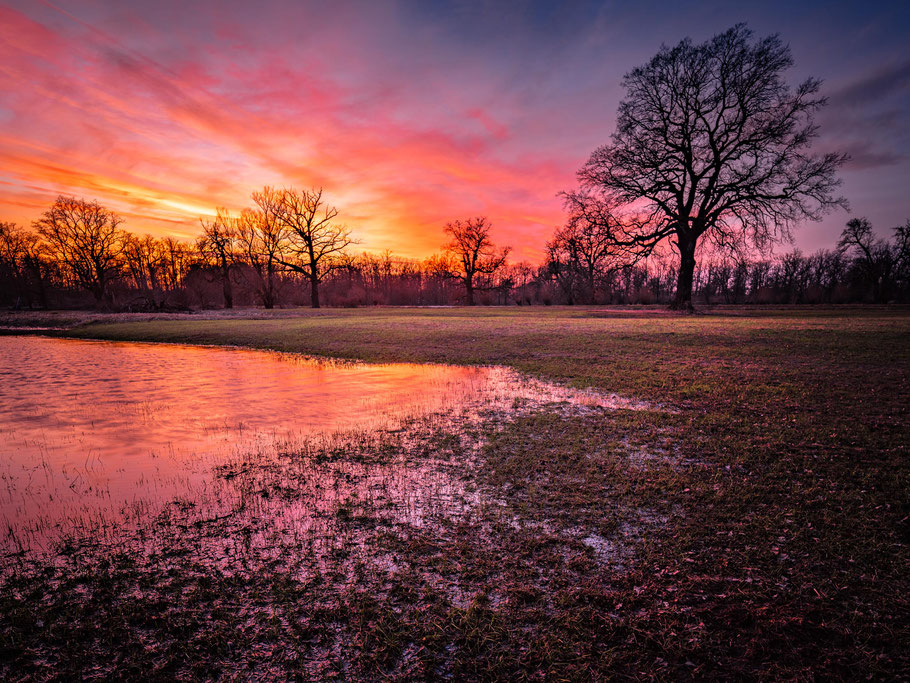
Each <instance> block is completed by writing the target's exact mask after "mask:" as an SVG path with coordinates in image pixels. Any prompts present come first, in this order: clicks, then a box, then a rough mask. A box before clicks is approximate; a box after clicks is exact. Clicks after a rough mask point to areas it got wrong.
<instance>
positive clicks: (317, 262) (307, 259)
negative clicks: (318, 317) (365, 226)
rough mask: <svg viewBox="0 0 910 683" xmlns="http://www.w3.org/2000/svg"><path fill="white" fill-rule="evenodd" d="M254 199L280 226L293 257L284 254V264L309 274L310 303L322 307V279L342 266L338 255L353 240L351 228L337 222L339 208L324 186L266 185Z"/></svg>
mask: <svg viewBox="0 0 910 683" xmlns="http://www.w3.org/2000/svg"><path fill="white" fill-rule="evenodd" d="M253 201H254V202H256V204H257V205H258V206H259V208H260V210H261V211H262V212H263V213H264V214H265V215H266V216H267V217H268V218H269V220H271V221H273V222H275V223H276V224H277V225H280V226H281V229H282V230H283V231H284V234H285V235H286V236H287V240H288V246H289V249H288V252H289V254H290V256H291V257H292V258H284V257H282V258H281V259H280V260H281V264H282V265H284V266H285V267H287V268H290V269H291V270H293V271H295V272H298V273H301V274H302V275H303V276H304V277H306V279H307V280H308V281H309V283H310V303H311V305H312V306H313V308H319V283H320V282H322V280H323V279H325V277H326V276H327V275H328V274H329V273H331V272H333V271H334V270H335V269H336V268H338V267H339V266H340V264H341V261H340V260H339V256H341V254H342V253H343V252H344V250H345V249H346V248H347V247H349V246H350V245H351V244H354V240H353V239H352V238H351V231H350V230H348V229H347V227H345V226H344V225H339V224H338V223H336V222H335V218H336V217H337V216H338V209H336V208H335V207H334V206H329V205H328V204H326V203H325V202H324V201H323V198H322V188H318V189H315V190H292V189H282V190H277V189H274V188H271V187H266V188H264V189H263V190H262V192H254V193H253Z"/></svg>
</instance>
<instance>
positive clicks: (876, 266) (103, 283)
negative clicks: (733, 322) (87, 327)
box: [0, 188, 910, 311]
mask: <svg viewBox="0 0 910 683" xmlns="http://www.w3.org/2000/svg"><path fill="white" fill-rule="evenodd" d="M270 193H271V194H270ZM282 193H290V194H291V197H290V198H289V197H287V196H284V195H283V194H282ZM289 199H297V200H304V201H309V202H310V205H309V207H308V208H307V207H306V206H304V207H302V208H301V207H300V206H298V207H297V209H298V212H297V214H296V215H297V219H298V223H299V225H298V227H299V230H296V231H295V230H281V229H275V226H276V225H279V224H282V221H278V220H276V218H277V217H279V213H280V208H276V206H277V205H280V204H282V202H285V203H286V202H287V201H289ZM254 200H256V203H257V208H256V209H248V210H244V212H243V213H242V214H240V215H238V216H233V217H232V216H229V215H228V214H227V213H226V212H223V211H219V213H218V215H217V216H216V218H215V219H212V220H204V221H203V222H202V234H201V236H200V237H199V239H198V240H196V241H195V242H185V241H180V240H176V239H173V238H169V237H168V238H155V237H152V236H148V235H146V236H139V235H135V234H132V233H130V232H128V231H126V230H123V229H121V227H120V226H121V223H122V221H121V219H120V218H119V217H118V216H117V215H116V214H114V213H113V212H111V211H109V210H108V209H106V208H105V207H103V206H101V205H100V204H98V203H97V202H87V201H84V200H79V199H74V198H72V197H60V198H58V199H57V201H56V202H55V204H54V205H53V206H52V207H51V208H50V209H48V211H47V212H46V213H45V214H44V216H43V217H42V218H41V219H40V220H39V221H36V222H35V224H34V225H33V227H32V228H31V229H27V228H22V227H18V226H16V225H14V224H12V223H0V306H3V307H7V308H13V309H39V308H41V309H47V308H87V307H98V308H102V309H107V310H116V311H167V310H185V309H199V308H219V307H226V306H227V307H230V306H264V307H267V308H271V307H274V306H309V305H313V304H314V303H317V304H318V303H321V304H323V305H328V306H345V307H356V306H375V305H397V306H401V305H406V306H445V305H459V304H466V303H471V304H479V305H566V304H568V305H574V304H605V305H615V304H666V303H668V302H670V301H671V300H672V297H673V294H674V290H675V288H676V284H677V266H676V264H677V263H678V259H677V258H675V256H674V255H673V254H672V253H663V254H660V253H656V254H652V255H651V256H649V257H648V258H645V259H639V260H629V259H623V258H622V257H620V256H618V255H617V254H615V253H613V252H612V251H611V250H610V249H609V248H607V246H606V245H605V244H604V243H603V242H602V241H601V240H600V239H599V238H600V236H599V235H598V234H597V231H596V228H594V227H592V226H584V225H581V226H580V225H577V224H576V225H573V226H571V227H563V228H560V229H558V230H556V232H555V233H554V235H553V237H552V239H551V240H550V241H549V243H548V244H547V250H546V259H545V260H544V262H543V263H541V264H539V265H532V264H529V263H524V262H520V263H515V262H510V261H509V260H508V258H507V257H508V254H509V251H508V249H496V248H495V247H494V245H493V244H492V243H491V241H490V236H489V233H490V227H491V226H490V224H489V222H487V221H486V220H485V219H483V218H476V219H470V220H467V221H463V222H462V221H455V222H454V223H450V224H449V225H448V226H446V228H445V230H446V234H447V235H448V236H449V237H450V238H451V242H449V243H447V244H445V245H442V248H441V251H440V253H438V254H436V255H434V256H432V257H430V258H427V259H424V260H417V259H409V258H402V257H399V256H396V255H394V254H392V253H390V252H384V253H381V254H375V253H368V252H362V253H357V252H356V251H355V247H356V242H355V241H354V239H353V238H352V237H351V235H350V233H349V232H348V231H347V230H346V229H344V228H339V227H331V226H334V225H335V224H334V218H335V215H336V214H337V211H335V210H334V209H333V208H331V207H326V206H325V204H324V203H323V201H322V197H321V192H319V191H302V192H293V191H289V190H281V191H278V190H272V189H270V188H265V190H264V191H263V193H256V194H254ZM307 218H309V223H308V222H307V220H306V219H307ZM285 219H287V216H285ZM323 219H324V222H323V223H322V224H321V227H322V228H327V229H328V231H326V229H323V230H322V231H321V232H320V230H319V228H320V220H323ZM283 224H286V225H290V224H293V222H292V221H289V220H284V221H283ZM307 236H309V242H308V241H307V240H306V239H304V238H306V237H307ZM320 249H321V250H322V254H321V256H319V250H320ZM316 256H318V258H315V257H316ZM314 295H315V297H316V300H315V301H314ZM693 301H694V302H695V303H696V304H702V305H710V304H839V303H889V302H910V221H908V223H907V224H906V225H904V226H899V227H897V228H895V229H894V231H893V236H892V237H891V239H889V240H883V239H879V238H876V237H875V235H874V233H873V231H872V228H871V226H870V225H869V223H868V221H865V220H864V219H852V220H851V221H849V223H848V224H847V226H846V227H845V229H844V231H843V233H842V235H841V239H840V241H839V242H838V244H837V245H836V246H834V247H833V248H831V249H825V250H821V251H818V252H816V253H814V254H803V253H801V252H800V251H798V250H796V251H791V252H789V253H785V254H782V255H778V256H771V257H769V256H762V255H761V254H757V253H755V251H754V250H753V251H752V252H750V253H745V254H736V253H730V252H723V253H712V251H711V250H710V249H706V250H705V251H704V253H702V254H700V258H699V259H698V266H697V268H696V271H695V279H694V288H693Z"/></svg>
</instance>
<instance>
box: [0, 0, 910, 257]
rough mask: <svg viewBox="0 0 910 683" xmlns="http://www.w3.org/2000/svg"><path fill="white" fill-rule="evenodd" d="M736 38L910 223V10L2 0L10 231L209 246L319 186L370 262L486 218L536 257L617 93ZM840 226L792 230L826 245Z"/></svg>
mask: <svg viewBox="0 0 910 683" xmlns="http://www.w3.org/2000/svg"><path fill="white" fill-rule="evenodd" d="M737 22H746V23H747V24H748V25H749V27H750V28H751V29H753V30H754V31H755V33H756V35H758V36H764V35H768V34H771V33H779V34H780V36H781V38H782V40H783V41H784V42H785V43H787V44H789V45H790V48H791V50H792V53H793V57H794V61H795V66H794V67H793V68H792V69H791V71H790V73H789V74H788V80H789V81H790V82H791V83H793V84H795V83H797V82H798V81H800V80H802V79H804V78H806V77H808V76H814V77H817V78H820V79H822V80H823V82H824V85H823V89H822V92H823V94H825V95H827V96H828V98H829V105H828V107H827V108H826V109H825V110H824V111H823V112H822V114H821V115H820V116H819V119H818V120H819V123H820V125H821V137H820V138H819V140H818V141H817V143H816V145H817V146H816V148H817V149H818V150H819V151H828V150H840V151H845V152H848V153H849V154H850V155H851V157H852V159H851V161H850V162H849V163H848V164H847V165H846V166H845V167H844V168H843V170H842V172H841V174H840V176H841V178H842V179H843V186H842V188H841V190H842V194H843V195H844V196H846V197H847V199H848V200H849V202H850V207H851V208H850V213H851V214H852V215H858V216H867V217H868V218H869V219H870V220H871V221H872V223H873V225H874V226H875V227H876V229H877V230H878V231H879V233H880V234H882V235H885V234H887V232H888V231H889V230H890V228H892V227H894V226H895V225H898V224H901V223H903V222H905V221H906V220H907V219H910V49H908V47H907V46H908V44H910V2H905V1H897V2H875V1H872V0H865V1H863V2H835V1H833V0H828V1H821V0H816V1H813V0H806V1H804V2H798V3H796V2H792V1H788V2H747V1H740V2H728V1H727V2H695V1H679V0H676V1H674V2H653V1H650V2H649V1H647V0H644V1H641V2H631V1H630V2H579V3H573V2H561V3H560V2H551V3H548V2H531V1H526V2H521V1H517V2H508V1H505V0H488V1H486V2H467V1H465V0H461V1H458V0H454V1H452V2H430V1H429V0H415V1H413V2H383V1H381V0H376V1H374V2H344V1H334V2H305V1H303V2H293V1H291V0H285V1H284V2H274V1H271V0H257V1H256V2H229V1H227V0H193V1H191V2H187V0H181V1H179V2H172V1H171V0H155V1H154V2H139V1H131V2H122V1H113V0H108V1H100V0H78V1H73V2H69V1H60V2H56V3H49V2H41V1H39V0H32V1H29V2H24V1H23V2H6V3H4V2H3V1H2V0H0V220H8V221H14V222H17V223H19V224H20V225H29V224H30V223H31V222H32V221H33V220H35V219H37V218H38V217H39V215H40V214H41V212H42V211H44V210H45V209H46V208H47V207H48V206H49V205H50V204H51V203H52V202H53V200H54V198H55V197H56V196H57V195H58V194H60V193H64V194H71V195H75V196H77V197H84V198H86V199H97V200H99V201H101V202H102V203H104V204H105V205H107V206H109V207H110V208H113V209H114V210H116V211H117V212H118V213H120V215H121V216H123V218H124V219H125V223H124V227H125V228H127V229H129V230H130V231H132V232H135V233H139V234H142V233H150V234H153V235H156V236H165V235H173V236H176V237H180V238H192V237H194V236H196V235H197V234H198V232H199V217H200V216H204V215H209V214H213V213H214V210H215V207H216V206H224V207H227V208H229V209H232V210H235V211H239V210H240V209H241V208H243V207H245V206H248V205H250V203H251V202H250V193H251V192H253V191H255V190H257V189H261V188H262V187H263V186H264V185H275V186H292V187H323V188H324V191H325V195H326V197H327V198H328V199H329V201H330V202H331V203H332V204H334V205H336V206H337V207H338V208H339V210H340V218H341V219H343V221H344V222H345V223H346V224H347V225H348V226H349V227H350V228H351V229H352V230H353V231H354V233H355V235H356V236H357V237H358V238H359V240H360V244H359V246H358V248H360V249H364V250H371V251H382V250H385V249H389V250H391V251H393V252H395V253H396V254H399V255H402V256H408V257H416V258H422V257H425V256H428V255H430V254H431V253H433V252H435V251H438V250H439V248H440V246H441V245H442V244H443V243H444V242H445V236H444V234H443V226H444V225H445V223H446V222H448V221H451V220H454V219H457V218H466V217H471V216H478V215H482V216H486V217H487V218H488V219H489V220H490V221H491V223H492V225H493V230H492V236H493V238H494V241H495V242H496V243H497V244H499V245H511V246H512V247H513V250H514V251H513V253H514V256H515V258H516V259H517V260H528V261H532V262H533V261H538V260H540V258H541V255H542V249H543V247H544V244H545V243H546V241H547V239H549V238H550V237H551V235H552V233H553V230H554V228H555V227H557V226H559V225H560V224H562V223H563V222H564V219H565V216H564V213H563V210H562V205H561V202H560V199H559V197H558V193H559V192H560V191H562V190H570V189H572V188H573V187H574V186H575V173H576V171H577V170H578V168H579V167H580V166H581V165H582V164H583V163H584V162H585V160H586V159H587V157H588V156H589V155H590V153H591V152H592V151H593V150H594V149H595V148H596V147H598V146H599V145H602V144H605V143H607V142H608V141H609V137H610V134H611V133H612V131H613V128H614V123H615V118H616V109H617V106H618V104H619V102H620V100H621V99H622V96H623V91H622V88H621V79H622V76H623V74H625V73H626V72H628V71H629V70H631V69H632V68H634V67H636V66H639V65H641V64H643V63H645V62H646V61H647V60H648V59H650V57H652V56H653V55H654V54H655V53H656V52H657V50H658V49H659V48H660V46H661V45H662V44H667V45H674V44H676V43H677V42H679V41H680V40H681V39H683V38H685V37H691V38H692V39H693V40H694V41H696V42H702V41H704V40H707V39H708V38H710V37H711V36H712V35H714V34H716V33H719V32H722V31H724V30H726V29H727V28H729V27H730V26H732V25H733V24H735V23H737ZM849 217H850V216H849V215H848V214H847V213H845V212H843V211H839V212H837V213H835V214H833V215H830V216H828V217H827V218H826V219H825V220H824V221H822V222H820V223H808V224H805V225H803V226H801V227H800V228H799V229H798V230H797V231H796V235H795V236H796V243H795V246H796V247H798V248H800V249H803V250H804V251H814V250H815V249H819V248H827V247H832V246H833V245H834V243H835V242H836V240H837V237H838V235H839V233H840V231H841V229H842V227H843V225H844V223H845V222H846V221H847V220H848V218H849Z"/></svg>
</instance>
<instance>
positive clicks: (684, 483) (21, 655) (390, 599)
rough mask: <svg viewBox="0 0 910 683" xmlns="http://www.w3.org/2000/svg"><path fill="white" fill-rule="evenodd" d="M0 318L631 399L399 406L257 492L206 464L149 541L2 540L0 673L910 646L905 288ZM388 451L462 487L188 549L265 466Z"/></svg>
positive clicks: (909, 666)
mask: <svg viewBox="0 0 910 683" xmlns="http://www.w3.org/2000/svg"><path fill="white" fill-rule="evenodd" d="M0 324H17V325H31V326H36V327H38V326H40V327H65V328H66V329H63V330H57V331H54V332H52V334H54V335H59V336H67V337H78V338H87V339H89V338H90V339H106V340H120V341H123V340H133V341H154V342H172V343H181V344H201V345H236V346H243V347H250V348H256V349H271V350H277V351H282V352H293V353H301V354H307V355H312V356H329V357H334V358H343V359H353V360H359V361H366V362H386V363H388V362H401V361H407V362H421V363H422V362H432V363H450V364H466V365H503V366H508V367H511V368H514V369H515V370H517V371H519V372H521V373H524V374H525V375H528V376H530V377H534V378H540V379H543V380H547V381H552V382H555V383H558V384H560V385H565V386H567V387H574V388H579V389H587V388H591V389H595V390H599V391H602V392H605V393H607V394H613V393H615V394H618V395H620V396H624V397H628V398H631V399H636V400H639V401H642V402H645V404H644V405H645V407H644V409H635V410H632V409H622V408H620V409H600V408H597V407H591V408H586V409H578V408H577V407H576V408H572V407H571V406H569V407H567V406H566V405H565V404H563V403H559V402H552V403H543V404H535V405H531V406H524V407H523V408H522V407H521V406H517V405H516V407H515V409H514V410H497V411H491V412H489V413H484V414H478V417H477V419H475V420H472V421H470V422H466V423H461V422H459V421H458V420H449V421H436V422H429V423H421V424H415V425H413V426H412V428H411V429H410V431H409V432H408V433H407V438H404V437H403V436H402V435H401V434H382V435H376V437H375V438H374V439H366V440H360V441H356V440H355V441H349V442H346V443H344V444H343V446H342V447H337V448H334V449H331V450H324V451H321V452H316V451H314V452H311V453H308V454H307V455H306V458H305V459H306V467H303V466H302V465H300V464H299V463H300V462H301V460H302V459H303V456H300V458H298V459H297V460H294V459H293V457H292V455H288V456H287V457H288V458H290V459H289V460H288V462H287V463H285V465H286V466H283V467H284V469H283V470H282V473H281V477H282V478H281V482H282V483H281V486H280V487H279V486H278V484H277V482H278V479H276V477H277V476H278V475H276V474H275V468H273V467H271V466H270V467H268V468H267V467H261V468H258V469H256V468H255V467H254V466H253V465H251V466H250V467H249V468H248V469H244V470H243V471H236V472H225V473H223V474H224V476H225V477H226V478H229V479H231V480H234V479H240V480H243V482H244V484H243V485H244V486H245V489H244V491H245V496H246V497H245V499H244V501H245V502H244V506H245V510H246V511H247V512H246V513H245V514H244V516H243V518H242V520H239V518H238V521H237V522H236V523H235V521H234V520H232V519H230V518H224V519H218V520H211V519H209V520H200V519H196V518H193V517H192V513H190V512H186V514H185V515H184V516H178V515H171V516H168V517H162V518H161V519H159V520H158V521H157V522H156V525H155V527H154V528H153V529H150V530H148V531H147V534H149V535H153V536H155V537H156V539H157V540H156V542H155V543H154V544H153V545H154V548H155V549H154V551H150V552H147V553H136V552H130V551H129V550H128V549H126V548H125V547H122V548H118V547H113V546H110V545H103V544H95V545H93V544H91V543H86V542H83V543H79V544H70V545H68V546H66V547H61V548H60V549H59V552H58V554H57V556H56V557H55V558H53V559H50V560H48V559H43V560H37V559H29V558H25V557H19V558H10V557H7V558H4V561H3V562H4V565H5V566H6V568H7V569H9V568H10V567H13V568H14V569H15V571H12V572H9V571H8V572H7V574H6V575H5V576H4V579H3V583H4V585H3V587H2V591H0V677H2V678H4V679H12V680H16V679H20V678H26V677H33V676H34V677H39V678H45V677H58V678H67V677H71V676H82V677H89V678H91V677H124V676H128V675H134V674H141V675H142V676H143V677H145V678H159V679H173V678H175V677H176V678H198V677H201V676H204V677H228V678H230V677H245V676H264V675H269V674H271V675H275V676H280V677H287V678H294V677H297V678H302V679H315V678H318V679H323V680H330V679H339V680H342V679H343V680H376V679H378V678H389V679H401V680H405V679H407V680H412V679H432V678H453V679H456V680H462V679H465V678H472V679H475V678H476V679H510V680H591V679H597V678H604V677H608V676H616V677H621V678H632V679H651V678H659V679H678V678H701V677H705V676H715V677H716V676H722V677H729V678H740V677H744V678H765V679H770V678H775V679H776V678H826V677H833V678H841V679H847V678H849V679H856V678H865V677H873V678H892V677H893V678H897V677H900V676H901V675H905V674H906V672H907V671H908V670H910V654H908V653H910V647H908V644H910V620H908V619H907V614H910V597H908V596H910V546H908V544H910V459H908V458H910V430H908V428H907V425H908V424H910V310H908V309H906V308H894V307H890V308H889V307H868V308H863V307H856V308H802V307H799V308H797V307H794V308H768V309H764V308H729V309H723V308H721V309H715V310H713V311H709V312H706V313H703V314H700V315H694V316H676V315H671V314H668V313H666V312H665V311H662V310H657V309H648V308H643V309H635V308H625V309H605V308H596V307H595V308H586V307H567V308H561V307H553V308H549V307H548V308H533V309H532V308H519V307H515V308H475V309H467V308H444V309H404V308H401V309H399V308H377V309H353V310H347V309H344V310H341V309H332V310H319V311H310V310H298V309H294V310H276V311H270V312H264V311H256V310H241V311H237V312H235V313H227V312H225V313H221V312H219V313H217V314H198V315H192V314H186V315H184V314H174V315H168V316H150V315H119V316H113V317H108V316H104V315H100V314H99V315H88V316H83V315H82V314H59V315H58V314H54V315H52V314H41V315H35V316H28V315H19V316H16V315H14V314H11V315H10V316H8V317H7V318H6V319H4V320H0ZM251 398H252V399H255V400H267V399H268V397H251ZM393 460H394V461H395V462H397V463H399V464H402V463H403V464H404V465H407V466H412V467H413V468H418V469H419V468H420V467H430V466H431V465H432V467H442V468H444V469H445V470H446V471H449V472H455V473H457V477H458V479H459V481H460V482H461V488H460V489H459V491H460V493H459V494H458V495H461V496H463V497H464V500H465V501H467V500H469V499H470V500H472V501H474V500H477V499H478V497H481V498H483V500H485V501H487V502H486V503H483V504H471V505H467V503H465V504H463V505H461V506H460V507H459V508H458V509H459V510H460V512H459V513H458V514H452V513H451V510H449V511H447V512H446V513H445V514H440V515H438V516H436V517H435V518H433V520H432V522H428V523H421V524H414V523H410V522H409V521H408V520H406V519H405V520H402V519H400V518H396V519H395V520H392V521H390V519H391V517H390V514H389V512H388V511H387V510H384V509H381V508H380V507H377V506H375V505H370V504H368V502H366V501H362V500H358V499H356V498H350V499H347V500H345V501H343V502H342V504H340V505H339V506H338V507H337V508H336V509H335V510H334V512H333V515H334V516H333V522H332V523H333V525H335V526H334V528H335V530H336V532H337V533H339V534H341V535H344V536H346V537H350V538H352V539H354V540H353V541H352V542H351V543H350V544H348V545H344V544H342V545H339V546H334V547H332V548H331V549H329V551H328V552H327V553H322V554H319V553H316V552H314V551H312V549H311V548H309V549H308V547H305V546H304V545H300V544H298V545H297V546H293V547H292V546H288V547H285V548H282V552H281V553H279V554H278V556H276V554H275V553H274V552H266V551H265V550H264V549H263V548H262V547H260V546H257V545H256V544H249V543H248V544H247V545H244V544H243V543H238V544H237V546H236V547H235V548H234V549H233V550H232V554H231V556H230V559H229V560H227V561H221V562H214V561H211V560H210V559H205V557H203V555H201V554H200V552H199V548H201V547H203V546H206V544H207V543H209V542H210V540H211V539H212V538H215V537H218V538H222V539H237V538H244V537H246V538H250V537H251V536H255V533H256V531H255V530H251V527H250V525H255V520H252V521H251V516H250V515H249V513H248V511H249V509H256V508H255V506H256V505H257V504H263V505H264V504H265V503H264V502H263V501H265V500H266V499H268V501H269V503H268V504H269V505H272V504H274V502H273V501H274V500H275V499H276V496H278V497H279V498H280V496H288V497H293V491H292V490H290V489H291V488H293V487H289V486H288V484H287V482H288V481H289V480H288V477H289V476H291V477H292V478H293V477H294V476H297V477H300V480H299V481H300V483H301V485H303V482H304V479H306V477H308V476H310V474H308V473H311V471H312V468H314V467H316V466H318V465H320V464H321V463H339V462H341V463H345V462H355V463H357V464H358V466H361V465H362V466H363V467H364V468H366V469H369V468H370V467H373V466H375V467H382V466H386V465H387V464H388V463H389V462H391V461H393ZM427 463H430V464H427ZM294 468H298V469H294ZM289 472H292V474H290V475H289V474H288V473H289ZM279 494H280V495H279ZM259 499H261V500H259ZM257 500H259V503H257V502H256V501H257ZM456 507H457V506H456ZM147 541H148V539H147V538H146V539H143V540H142V543H147ZM272 550H274V549H272Z"/></svg>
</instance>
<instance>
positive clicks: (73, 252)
mask: <svg viewBox="0 0 910 683" xmlns="http://www.w3.org/2000/svg"><path fill="white" fill-rule="evenodd" d="M122 222H123V221H122V219H121V218H120V217H119V216H118V215H117V214H116V213H114V212H113V211H111V210H109V209H106V208H105V207H103V206H102V205H101V204H99V203H98V202H97V201H93V202H89V201H86V200H85V199H76V198H75V197H66V196H63V195H60V196H59V197H57V201H55V202H54V204H53V206H51V208H49V209H48V210H47V211H45V212H44V214H43V215H42V216H41V218H40V219H38V220H37V221H35V223H34V225H35V228H36V229H37V230H38V233H39V234H40V235H41V236H42V237H43V238H44V239H45V241H46V242H47V244H48V246H49V247H50V250H51V251H52V253H53V256H54V258H55V259H56V260H57V261H58V262H59V263H61V264H63V265H64V266H65V267H66V269H67V270H68V271H69V273H70V275H71V276H72V277H73V279H74V280H75V282H76V284H78V285H79V286H81V287H83V288H85V289H87V290H89V291H90V292H91V293H92V294H93V295H94V296H95V300H96V301H98V302H99V303H100V302H101V301H102V300H103V299H105V298H106V297H107V296H108V285H109V283H110V281H111V280H112V279H114V278H115V277H116V276H117V274H118V273H119V269H120V255H121V253H122V251H123V246H124V235H123V233H122V232H121V230H120V229H119V226H120V224H121V223H122Z"/></svg>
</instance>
